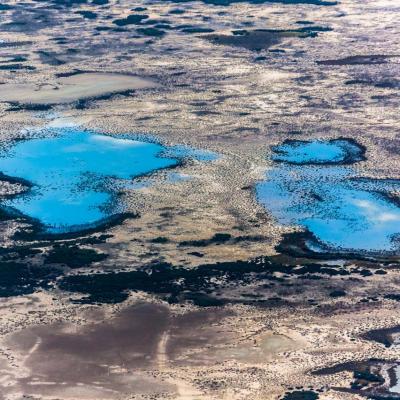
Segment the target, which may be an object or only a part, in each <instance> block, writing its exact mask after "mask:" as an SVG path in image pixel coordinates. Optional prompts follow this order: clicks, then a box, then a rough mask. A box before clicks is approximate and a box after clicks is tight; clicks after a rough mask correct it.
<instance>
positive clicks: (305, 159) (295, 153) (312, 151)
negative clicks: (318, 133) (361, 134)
mask: <svg viewBox="0 0 400 400" xmlns="http://www.w3.org/2000/svg"><path fill="white" fill-rule="evenodd" d="M273 151H274V152H275V153H276V154H274V155H273V157H272V159H273V160H275V161H283V162H287V163H292V164H327V163H329V164H336V163H349V162H355V161H360V160H362V156H363V152H364V150H363V148H362V147H360V146H358V145H356V144H355V143H353V142H351V141H348V140H344V139H337V140H330V141H321V140H315V141H312V142H305V141H300V140H291V141H287V142H285V143H284V144H282V145H280V146H275V147H273Z"/></svg>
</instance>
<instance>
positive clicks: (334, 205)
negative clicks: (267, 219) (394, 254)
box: [257, 142, 400, 252]
mask: <svg viewBox="0 0 400 400" xmlns="http://www.w3.org/2000/svg"><path fill="white" fill-rule="evenodd" d="M299 143H304V146H302V145H300V144H297V145H296V146H295V147H294V148H293V151H291V148H290V146H286V147H284V146H281V147H280V148H279V149H280V150H281V149H282V147H283V148H284V150H285V153H282V154H278V155H275V156H274V158H277V157H279V161H286V160H287V162H286V163H285V162H282V163H279V164H277V165H276V167H275V168H273V169H272V170H271V171H269V172H268V175H267V178H268V179H267V180H266V181H265V182H261V183H259V184H258V186H257V197H258V199H259V201H260V202H261V203H262V204H263V205H264V206H265V207H266V208H267V209H268V210H269V211H270V212H271V213H272V215H273V216H274V217H275V218H276V219H277V220H278V222H280V223H282V224H284V225H299V226H302V227H304V228H306V229H307V230H308V231H310V232H311V233H312V234H313V235H314V237H315V238H316V239H317V240H318V241H319V242H320V244H321V246H315V245H314V246H313V250H317V251H326V250H334V251H354V250H355V251H368V252H375V251H394V250H396V249H398V243H397V240H396V237H397V236H398V234H399V232H400V208H399V207H398V205H397V204H396V203H395V202H394V201H393V200H391V199H390V198H389V197H388V195H389V194H390V193H391V192H393V191H395V190H399V189H400V182H399V181H396V180H372V179H366V178H358V177H357V175H356V172H355V171H354V169H353V168H352V167H350V166H345V165H340V164H341V163H342V161H343V160H344V159H348V156H349V154H348V152H347V153H346V151H344V150H343V149H344V148H345V147H343V146H342V144H334V143H332V142H328V144H327V143H323V142H314V143H313V142H310V143H307V142H299ZM351 145H352V146H354V143H351ZM335 146H337V147H335ZM316 149H322V150H324V151H322V152H316V151H315V150H316ZM311 160H313V161H314V162H315V164H319V165H301V164H307V163H310V162H311ZM322 160H324V162H325V163H327V164H328V165H323V164H322ZM292 163H295V164H300V165H293V164H292ZM334 163H336V165H332V164H334Z"/></svg>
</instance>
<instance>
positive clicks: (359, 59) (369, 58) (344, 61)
mask: <svg viewBox="0 0 400 400" xmlns="http://www.w3.org/2000/svg"><path fill="white" fill-rule="evenodd" d="M397 57H400V56H398V55H384V54H371V55H357V56H349V57H345V58H339V59H337V60H320V61H317V64H319V65H374V64H385V63H387V62H388V61H390V59H392V58H397Z"/></svg>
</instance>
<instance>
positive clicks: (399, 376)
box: [389, 365, 400, 394]
mask: <svg viewBox="0 0 400 400" xmlns="http://www.w3.org/2000/svg"><path fill="white" fill-rule="evenodd" d="M394 372H395V375H396V384H395V385H393V386H392V387H391V388H390V389H389V390H390V392H392V393H397V394H400V365H398V366H397V367H396V368H395V370H394Z"/></svg>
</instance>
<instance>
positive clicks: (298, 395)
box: [282, 390, 319, 400]
mask: <svg viewBox="0 0 400 400" xmlns="http://www.w3.org/2000/svg"><path fill="white" fill-rule="evenodd" d="M318 398H319V394H318V393H316V392H314V391H312V390H295V391H293V392H287V393H285V395H284V396H283V397H282V400H317V399H318Z"/></svg>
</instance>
